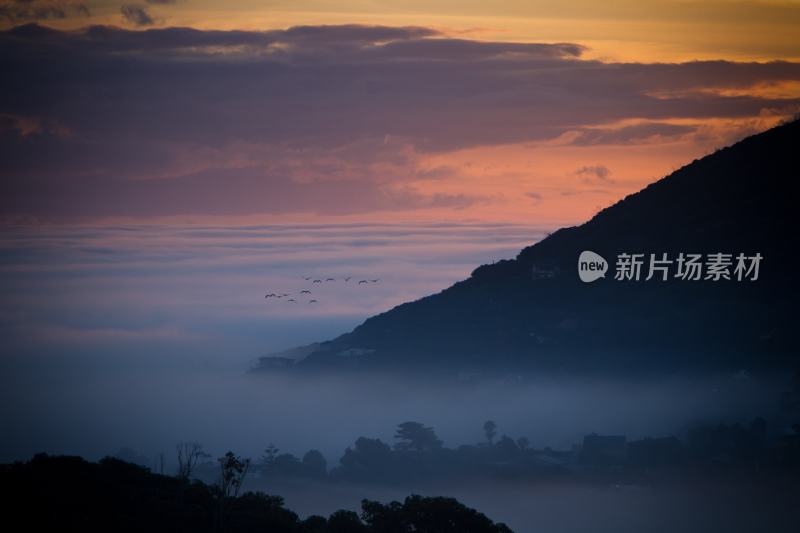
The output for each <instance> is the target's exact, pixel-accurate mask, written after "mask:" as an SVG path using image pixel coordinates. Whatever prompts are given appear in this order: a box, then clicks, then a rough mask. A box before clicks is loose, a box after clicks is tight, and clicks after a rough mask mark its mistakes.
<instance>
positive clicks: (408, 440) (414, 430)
mask: <svg viewBox="0 0 800 533" xmlns="http://www.w3.org/2000/svg"><path fill="white" fill-rule="evenodd" d="M394 438H395V439H397V440H399V441H400V442H398V443H397V444H395V446H394V447H395V449H397V450H400V451H405V450H415V451H417V452H423V451H430V450H438V449H440V448H441V447H442V441H441V440H439V437H437V436H436V433H435V432H434V431H433V428H432V427H427V426H423V425H422V424H420V423H419V422H403V423H402V424H399V425H398V426H397V432H396V433H395V435H394Z"/></svg>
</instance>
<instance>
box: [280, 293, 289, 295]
mask: <svg viewBox="0 0 800 533" xmlns="http://www.w3.org/2000/svg"><path fill="white" fill-rule="evenodd" d="M281 296H289V294H287V293H283V294H281Z"/></svg>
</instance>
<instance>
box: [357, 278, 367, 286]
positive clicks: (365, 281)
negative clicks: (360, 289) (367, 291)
mask: <svg viewBox="0 0 800 533" xmlns="http://www.w3.org/2000/svg"><path fill="white" fill-rule="evenodd" d="M362 283H369V281H367V280H365V279H360V280H358V284H359V285H361V284H362Z"/></svg>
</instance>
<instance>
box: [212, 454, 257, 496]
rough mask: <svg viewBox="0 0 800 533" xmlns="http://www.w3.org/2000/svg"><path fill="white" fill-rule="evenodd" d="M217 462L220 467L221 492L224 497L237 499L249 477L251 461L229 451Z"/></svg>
mask: <svg viewBox="0 0 800 533" xmlns="http://www.w3.org/2000/svg"><path fill="white" fill-rule="evenodd" d="M217 461H219V466H220V479H219V490H220V492H221V493H222V496H223V497H230V496H233V497H234V498H235V497H236V496H238V494H239V489H241V488H242V483H244V478H245V476H247V470H248V469H249V468H250V459H244V458H242V457H239V456H237V455H235V454H234V453H233V452H230V451H229V452H228V453H226V454H225V455H224V456H222V457H220V458H219V459H217Z"/></svg>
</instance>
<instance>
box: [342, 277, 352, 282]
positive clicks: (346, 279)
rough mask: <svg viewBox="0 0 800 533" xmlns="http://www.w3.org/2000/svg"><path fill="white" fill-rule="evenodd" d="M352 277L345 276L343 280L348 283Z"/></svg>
mask: <svg viewBox="0 0 800 533" xmlns="http://www.w3.org/2000/svg"><path fill="white" fill-rule="evenodd" d="M352 277H353V276H347V277H346V278H344V280H345V281H350V280H351V279H352Z"/></svg>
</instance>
